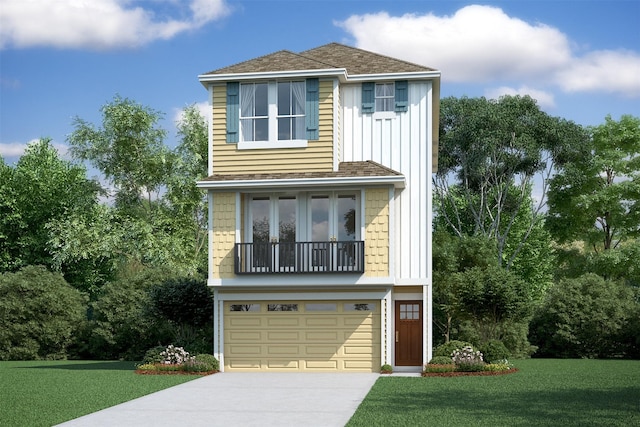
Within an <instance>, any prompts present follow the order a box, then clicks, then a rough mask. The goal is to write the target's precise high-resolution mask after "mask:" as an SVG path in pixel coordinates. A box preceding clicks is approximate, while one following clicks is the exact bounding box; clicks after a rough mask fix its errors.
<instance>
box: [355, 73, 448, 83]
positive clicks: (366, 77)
mask: <svg viewBox="0 0 640 427" xmlns="http://www.w3.org/2000/svg"><path fill="white" fill-rule="evenodd" d="M435 78H440V71H420V72H412V73H384V74H358V75H355V76H348V77H347V82H348V83H355V82H370V81H374V80H376V81H380V80H425V79H429V80H430V79H435Z"/></svg>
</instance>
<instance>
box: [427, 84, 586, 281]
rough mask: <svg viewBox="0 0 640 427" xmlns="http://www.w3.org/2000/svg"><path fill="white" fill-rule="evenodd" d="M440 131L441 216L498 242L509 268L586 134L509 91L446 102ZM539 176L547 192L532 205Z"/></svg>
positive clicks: (451, 225)
mask: <svg viewBox="0 0 640 427" xmlns="http://www.w3.org/2000/svg"><path fill="white" fill-rule="evenodd" d="M440 135H441V138H440V155H439V165H438V173H437V175H436V177H435V181H434V193H435V196H436V198H437V203H438V205H439V208H438V215H439V216H440V218H441V220H442V221H443V222H444V223H445V224H446V225H447V228H448V230H449V231H450V232H452V233H454V234H456V235H458V236H462V235H463V234H471V235H476V234H481V235H485V236H487V237H489V238H491V239H494V240H495V242H496V246H497V249H498V252H497V259H498V263H499V264H500V265H502V264H504V265H505V266H506V268H507V269H508V268H510V267H511V265H512V263H513V262H514V260H515V259H516V257H517V256H518V254H519V253H520V251H521V250H522V247H523V245H524V242H526V241H527V239H528V238H529V237H530V235H531V232H532V230H533V229H534V227H535V226H536V225H537V224H538V221H539V220H540V213H541V212H542V209H543V207H544V200H545V197H544V195H545V191H546V186H545V183H546V179H547V178H548V176H549V174H550V173H551V171H552V169H553V166H554V165H555V164H563V163H564V162H565V161H566V160H567V159H568V158H570V157H572V156H575V155H577V154H576V153H580V150H581V149H582V147H583V143H584V141H585V140H586V135H585V132H584V131H583V129H582V128H581V127H579V126H577V125H575V124H574V123H572V122H568V121H565V120H563V119H560V118H555V117H550V116H548V115H547V114H545V113H544V112H542V111H541V110H540V109H539V107H538V106H537V105H536V102H535V100H533V99H531V98H530V97H528V96H525V97H519V96H505V97H502V98H500V99H499V100H498V101H495V100H487V99H485V98H460V99H456V98H445V99H443V100H442V103H441V120H440ZM536 180H539V181H541V182H542V183H543V187H542V195H541V196H540V198H539V202H538V204H537V205H536V206H534V207H532V206H531V198H530V194H531V188H533V185H534V182H535V181H536ZM461 207H464V209H462V210H461V209H460V208H461ZM523 210H525V211H526V212H525V213H526V215H523ZM519 216H520V222H521V224H520V227H519V228H520V230H518V232H517V233H514V224H515V223H516V222H517V219H518V218H519ZM525 220H526V221H525ZM508 246H510V247H511V250H510V251H507V250H506V248H507V247H508ZM507 254H508V256H507Z"/></svg>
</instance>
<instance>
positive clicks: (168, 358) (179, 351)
mask: <svg viewBox="0 0 640 427" xmlns="http://www.w3.org/2000/svg"><path fill="white" fill-rule="evenodd" d="M160 356H161V357H162V362H161V363H162V364H164V365H182V364H183V363H185V362H187V361H192V360H193V358H192V357H191V356H189V352H188V351H186V350H185V349H184V348H182V347H175V346H173V345H169V346H167V348H166V349H165V350H164V351H162V352H161V353H160Z"/></svg>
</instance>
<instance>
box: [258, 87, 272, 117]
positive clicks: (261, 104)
mask: <svg viewBox="0 0 640 427" xmlns="http://www.w3.org/2000/svg"><path fill="white" fill-rule="evenodd" d="M255 86H256V88H255V101H254V103H255V113H254V114H255V115H256V116H267V115H268V114H269V86H268V85H267V83H256V85H255Z"/></svg>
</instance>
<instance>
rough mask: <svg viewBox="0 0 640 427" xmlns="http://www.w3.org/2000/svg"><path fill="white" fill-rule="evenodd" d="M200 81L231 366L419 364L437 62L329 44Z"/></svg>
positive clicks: (212, 231)
mask: <svg viewBox="0 0 640 427" xmlns="http://www.w3.org/2000/svg"><path fill="white" fill-rule="evenodd" d="M199 80H200V82H201V83H202V84H203V85H204V86H205V88H206V89H207V90H208V92H209V100H210V102H211V107H212V108H211V117H210V126H209V171H208V173H209V176H208V177H206V178H203V179H202V180H201V181H199V182H198V183H197V184H198V187H199V188H201V189H204V190H206V191H207V194H208V202H209V276H208V284H209V286H211V287H212V288H213V291H214V307H215V308H214V355H215V356H216V357H217V358H218V359H219V360H220V364H221V368H222V369H223V370H224V371H258V370H260V371H365V372H377V371H379V370H380V367H381V365H383V364H390V365H392V366H393V367H394V369H395V370H396V371H399V370H403V369H405V370H414V371H416V370H420V369H421V366H422V365H423V364H424V363H426V362H427V361H428V360H429V359H430V357H431V349H432V345H431V335H432V333H431V332H432V326H431V219H432V213H431V212H432V207H431V174H432V172H433V171H434V168H435V166H436V164H437V141H438V117H439V88H440V72H439V71H437V70H434V69H431V68H427V67H424V66H421V65H416V64H412V63H409V62H406V61H402V60H398V59H394V58H390V57H387V56H383V55H379V54H376V53H372V52H368V51H365V50H361V49H356V48H353V47H349V46H345V45H342V44H337V43H331V44H327V45H324V46H320V47H317V48H315V49H311V50H307V51H304V52H300V53H293V52H290V51H286V50H282V51H279V52H275V53H272V54H269V55H266V56H262V57H259V58H255V59H251V60H248V61H246V62H242V63H238V64H235V65H231V66H228V67H225V68H220V69H217V70H214V71H211V72H208V73H205V74H202V75H200V76H199Z"/></svg>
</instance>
